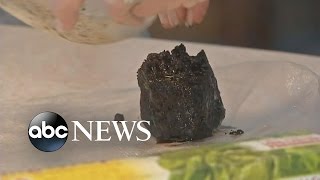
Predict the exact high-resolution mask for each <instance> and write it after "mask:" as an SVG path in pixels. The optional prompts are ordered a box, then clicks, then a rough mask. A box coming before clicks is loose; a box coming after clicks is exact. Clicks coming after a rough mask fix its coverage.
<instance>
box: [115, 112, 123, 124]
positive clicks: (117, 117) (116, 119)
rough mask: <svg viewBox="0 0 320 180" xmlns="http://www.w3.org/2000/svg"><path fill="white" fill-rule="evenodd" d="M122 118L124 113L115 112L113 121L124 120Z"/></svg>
mask: <svg viewBox="0 0 320 180" xmlns="http://www.w3.org/2000/svg"><path fill="white" fill-rule="evenodd" d="M124 120H125V119H124V115H123V114H120V113H117V114H115V115H114V121H118V122H120V121H124Z"/></svg>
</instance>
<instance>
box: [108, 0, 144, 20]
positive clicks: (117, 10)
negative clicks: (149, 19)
mask: <svg viewBox="0 0 320 180" xmlns="http://www.w3.org/2000/svg"><path fill="white" fill-rule="evenodd" d="M105 3H106V8H107V13H108V15H109V16H111V18H112V19H113V20H114V21H115V22H117V23H119V24H126V25H134V26H136V25H141V24H143V21H144V18H139V17H137V16H134V15H132V14H131V12H130V10H131V7H130V6H129V5H128V4H126V3H125V2H124V1H123V0H105Z"/></svg>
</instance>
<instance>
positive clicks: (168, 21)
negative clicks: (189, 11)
mask: <svg viewBox="0 0 320 180" xmlns="http://www.w3.org/2000/svg"><path fill="white" fill-rule="evenodd" d="M185 17H186V9H185V8H183V7H180V8H178V9H176V10H170V11H167V12H166V13H159V19H160V22H161V24H162V26H163V27H164V28H165V29H169V28H174V27H176V26H178V25H179V24H181V23H184V21H185Z"/></svg>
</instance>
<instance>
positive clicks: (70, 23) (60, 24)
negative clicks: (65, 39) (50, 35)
mask: <svg viewBox="0 0 320 180" xmlns="http://www.w3.org/2000/svg"><path fill="white" fill-rule="evenodd" d="M83 2H84V0H51V4H52V12H53V15H54V16H55V17H56V28H57V30H58V31H69V30H72V28H73V27H74V25H75V24H76V23H77V20H78V17H79V9H80V7H81V5H82V3H83Z"/></svg>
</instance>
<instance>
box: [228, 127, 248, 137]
mask: <svg viewBox="0 0 320 180" xmlns="http://www.w3.org/2000/svg"><path fill="white" fill-rule="evenodd" d="M243 133H244V131H243V130H242V129H237V130H231V131H230V132H229V134H230V135H235V136H238V135H241V134H243Z"/></svg>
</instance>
